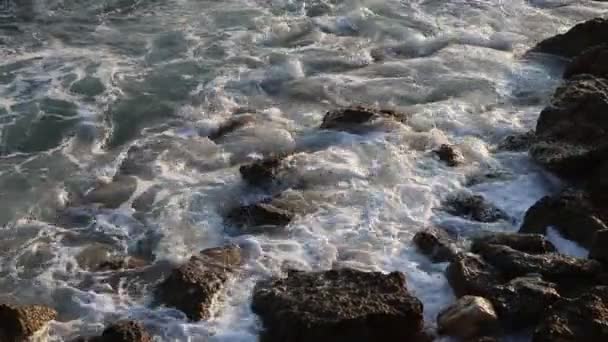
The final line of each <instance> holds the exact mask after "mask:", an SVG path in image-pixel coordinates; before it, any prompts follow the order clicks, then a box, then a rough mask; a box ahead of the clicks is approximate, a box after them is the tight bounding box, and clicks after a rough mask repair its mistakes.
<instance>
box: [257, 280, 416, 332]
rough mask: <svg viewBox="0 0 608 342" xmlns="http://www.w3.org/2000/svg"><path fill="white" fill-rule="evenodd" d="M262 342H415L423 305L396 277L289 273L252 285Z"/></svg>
mask: <svg viewBox="0 0 608 342" xmlns="http://www.w3.org/2000/svg"><path fill="white" fill-rule="evenodd" d="M252 309H253V311H254V312H255V313H256V314H258V315H260V317H261V319H262V322H263V324H264V327H265V330H264V332H263V336H262V339H261V341H264V342H275V341H277V342H306V341H317V342H325V341H327V342H330V341H331V342H364V341H365V342H367V341H395V342H396V341H412V342H414V341H420V340H421V339H423V337H422V336H420V335H421V331H422V328H423V316H422V309H423V307H422V303H421V302H420V301H419V300H418V299H417V298H415V297H413V296H412V295H410V294H409V292H408V291H407V289H406V282H405V276H404V275H403V274H402V273H400V272H393V273H390V274H386V275H385V274H382V273H378V272H361V271H356V270H351V269H341V270H331V271H325V272H314V273H308V272H297V271H292V272H289V275H288V277H287V278H284V279H277V278H274V279H271V280H269V281H264V282H260V283H258V284H257V285H256V287H255V289H254V294H253V302H252Z"/></svg>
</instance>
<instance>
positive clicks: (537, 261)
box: [479, 245, 602, 284]
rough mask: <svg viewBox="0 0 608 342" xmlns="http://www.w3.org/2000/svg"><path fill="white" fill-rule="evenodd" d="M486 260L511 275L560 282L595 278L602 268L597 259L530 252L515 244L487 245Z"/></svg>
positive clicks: (483, 254)
mask: <svg viewBox="0 0 608 342" xmlns="http://www.w3.org/2000/svg"><path fill="white" fill-rule="evenodd" d="M479 254H480V255H481V256H482V257H483V259H484V260H485V261H486V262H488V263H489V264H491V265H492V266H494V267H495V268H496V269H498V270H499V271H500V272H501V273H502V274H503V275H505V276H506V277H507V278H515V277H520V276H524V275H527V274H533V273H534V274H540V275H542V276H543V278H544V279H547V280H550V281H553V282H556V283H558V284H559V283H568V282H569V281H572V280H574V279H576V280H577V281H582V280H584V279H593V278H595V277H596V276H597V275H598V274H599V273H600V272H601V270H602V267H601V265H600V264H599V263H598V262H597V261H594V260H586V259H578V258H574V257H570V256H566V255H562V254H557V253H547V254H528V253H524V252H520V251H516V250H514V249H513V248H511V247H507V246H499V245H485V246H483V248H482V249H481V250H480V251H479Z"/></svg>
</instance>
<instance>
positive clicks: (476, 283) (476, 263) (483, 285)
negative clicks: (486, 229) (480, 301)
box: [446, 253, 506, 297]
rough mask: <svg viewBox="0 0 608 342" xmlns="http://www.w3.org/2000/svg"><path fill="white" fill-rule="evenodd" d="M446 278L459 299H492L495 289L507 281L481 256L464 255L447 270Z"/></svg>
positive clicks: (459, 256)
mask: <svg viewBox="0 0 608 342" xmlns="http://www.w3.org/2000/svg"><path fill="white" fill-rule="evenodd" d="M446 278H447V279H448V282H449V283H450V286H451V287H452V289H453V290H454V293H455V294H456V296H457V297H462V296H465V295H471V296H481V297H491V295H492V293H493V289H494V288H495V287H496V286H498V285H501V284H502V283H504V282H505V280H506V279H504V277H503V276H502V274H501V273H500V272H499V271H498V269H496V268H495V267H494V266H492V265H490V264H489V263H487V262H485V261H484V260H483V259H482V258H481V257H480V256H479V255H476V254H472V253H463V254H460V255H458V257H457V258H456V260H454V261H452V263H451V264H450V265H449V266H448V268H447V269H446Z"/></svg>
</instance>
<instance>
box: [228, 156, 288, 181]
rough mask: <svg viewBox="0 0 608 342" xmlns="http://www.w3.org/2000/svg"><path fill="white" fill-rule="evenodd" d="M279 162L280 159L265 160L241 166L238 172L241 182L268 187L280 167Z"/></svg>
mask: <svg viewBox="0 0 608 342" xmlns="http://www.w3.org/2000/svg"><path fill="white" fill-rule="evenodd" d="M281 160H282V157H270V158H266V159H264V160H260V161H256V162H253V163H251V164H248V165H243V166H241V167H240V168H239V172H240V173H241V177H243V180H245V181H246V182H247V183H249V184H251V185H255V186H263V185H268V184H270V183H271V182H272V181H274V180H275V176H276V174H277V172H278V170H279V167H280V166H281Z"/></svg>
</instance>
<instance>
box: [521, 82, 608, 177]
mask: <svg viewBox="0 0 608 342" xmlns="http://www.w3.org/2000/svg"><path fill="white" fill-rule="evenodd" d="M536 136H537V141H536V142H535V143H534V144H532V147H531V148H530V155H531V156H532V158H534V159H535V160H536V161H537V162H538V163H540V164H541V165H543V166H544V167H546V168H547V169H548V170H550V171H552V172H554V173H556V174H557V175H559V176H562V177H566V178H574V179H581V178H583V179H584V178H587V177H588V176H589V175H591V174H592V173H593V171H594V170H595V169H596V168H597V167H598V166H599V165H600V164H601V163H602V162H603V161H605V160H606V159H607V157H608V139H607V137H608V81H607V80H604V79H600V78H596V77H594V76H591V75H580V76H576V77H573V78H572V79H570V80H568V81H567V82H566V83H565V84H564V85H562V86H561V87H559V88H558V89H557V90H556V92H555V95H554V96H553V100H552V103H551V105H550V106H548V107H547V108H545V109H544V110H543V111H542V112H541V113H540V116H539V118H538V122H537V125H536Z"/></svg>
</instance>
